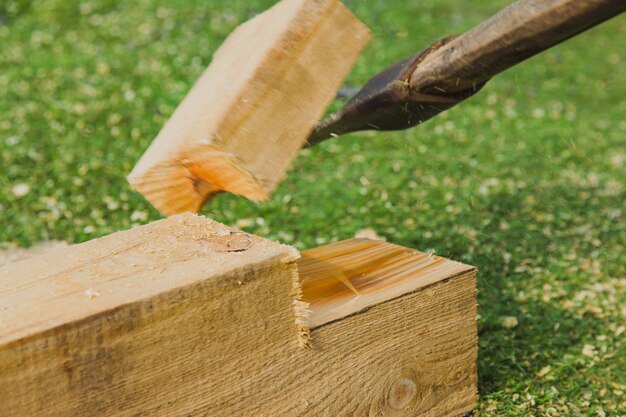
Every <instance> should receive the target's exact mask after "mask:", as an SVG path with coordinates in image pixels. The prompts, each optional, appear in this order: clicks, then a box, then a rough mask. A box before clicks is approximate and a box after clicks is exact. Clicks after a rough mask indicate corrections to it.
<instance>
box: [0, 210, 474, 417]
mask: <svg viewBox="0 0 626 417" xmlns="http://www.w3.org/2000/svg"><path fill="white" fill-rule="evenodd" d="M297 258H298V254H297V252H296V251H295V250H293V249H292V248H289V247H286V246H283V245H279V244H276V243H272V242H268V241H266V240H264V239H261V238H258V237H255V236H251V235H248V234H245V233H243V232H239V231H236V230H234V229H230V228H227V227H225V226H223V225H220V224H218V223H216V222H212V221H210V220H208V219H204V218H201V217H196V216H192V215H182V216H176V217H172V218H170V219H167V220H163V221H160V222H156V223H153V224H150V225H148V226H143V227H139V228H136V229H132V230H129V231H125V232H120V233H116V234H113V235H110V236H107V237H105V238H102V239H96V240H93V241H91V242H87V243H85V244H81V245H75V246H72V247H69V248H66V249H61V250H58V251H55V252H52V253H50V254H47V255H44V256H42V257H38V258H34V259H28V260H25V261H20V262H16V263H15V264H12V265H10V266H9V267H8V268H7V269H5V270H4V271H0V319H2V320H3V321H2V324H1V325H0V370H1V371H0V416H15V415H20V416H29V415H36V416H47V415H55V416H57V415H58V416H75V415H90V416H100V415H102V416H131V415H132V416H134V415H150V416H161V415H162V416H187V415H210V416H224V417H226V416H229V417H230V416H279V415H280V416H311V417H313V416H315V417H319V416H329V417H330V416H332V417H337V416H372V417H373V416H432V417H435V416H437V417H439V416H442V417H443V416H457V415H461V414H463V413H465V412H467V411H470V410H471V409H472V407H473V404H474V401H475V396H476V367H475V360H476V351H477V346H476V341H477V339H476V324H475V316H476V301H475V296H476V294H475V269H474V268H472V267H470V266H467V265H463V264H459V263H457V262H452V261H449V260H445V259H442V258H438V257H433V256H429V255H425V254H421V253H419V252H415V251H412V250H409V249H406V248H401V247H399V246H395V245H391V244H388V243H384V242H372V241H367V240H356V241H347V242H340V243H337V244H333V245H329V246H327V247H324V248H317V249H312V250H310V251H304V252H303V254H302V258H301V259H300V260H297ZM297 268H300V271H301V272H300V275H301V276H298V272H297ZM323 271H328V272H330V274H326V273H323ZM347 282H349V283H350V284H349V285H351V286H352V287H353V288H354V289H355V290H356V291H357V292H358V293H359V295H358V296H356V295H355V293H354V291H353V290H347V291H346V290H344V288H347V287H345V285H346V283H347ZM396 286H397V288H399V290H398V289H396ZM333 288H334V289H333ZM357 298H358V299H360V301H359V302H355V299H357ZM294 304H295V306H296V308H295V309H294ZM307 305H308V307H309V308H310V309H311V311H310V312H309V313H308V314H307V310H306V307H307ZM324 310H329V311H330V313H329V312H326V311H324ZM296 315H297V316H298V317H297V320H298V321H299V326H300V328H301V330H308V331H309V332H310V333H309V334H306V332H304V333H303V334H301V335H300V338H301V337H302V336H305V337H308V338H309V339H308V342H309V343H308V344H309V347H308V348H302V347H301V344H300V343H299V337H298V334H297V333H296V332H295V331H294V328H295V327H296V326H295V324H294V322H295V318H296V317H295V316H296ZM305 327H306V328H305Z"/></svg>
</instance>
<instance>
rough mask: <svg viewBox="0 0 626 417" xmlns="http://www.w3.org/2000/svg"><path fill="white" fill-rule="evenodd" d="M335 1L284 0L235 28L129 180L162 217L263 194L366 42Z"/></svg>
mask: <svg viewBox="0 0 626 417" xmlns="http://www.w3.org/2000/svg"><path fill="white" fill-rule="evenodd" d="M369 36H370V35H369V30H368V29H367V27H366V26H365V25H364V24H363V23H361V22H360V21H359V20H358V19H357V18H356V17H355V16H354V15H353V14H352V13H351V12H350V11H349V10H348V9H347V8H346V7H345V6H344V5H343V4H342V3H341V2H340V1H339V0H282V1H280V2H279V3H277V4H276V5H274V6H273V7H272V8H270V9H268V10H267V11H265V12H264V13H261V14H259V15H257V16H255V17H254V18H253V19H251V20H249V21H248V22H246V23H244V24H243V25H241V26H239V27H238V28H237V29H236V30H235V31H234V32H233V33H232V34H231V35H230V36H229V37H228V38H227V39H226V41H225V42H224V43H223V45H222V46H221V47H220V48H219V49H218V51H217V52H216V53H215V55H214V57H213V61H212V62H211V64H210V65H209V67H208V68H207V70H206V71H205V72H204V73H203V74H202V76H201V77H200V78H199V79H198V81H197V82H196V84H195V85H194V86H193V88H192V89H191V91H190V92H189V94H188V95H187V96H186V97H185V99H184V100H183V102H182V103H181V104H180V105H179V107H178V108H177V109H176V111H175V112H174V114H173V115H172V117H171V118H170V120H169V121H168V122H167V123H166V124H165V126H164V127H163V129H162V130H161V131H160V132H159V134H158V136H157V137H156V139H155V140H154V142H153V143H152V145H151V146H150V147H149V148H148V150H147V151H146V153H145V154H144V155H143V156H142V158H141V159H140V160H139V162H138V163H137V165H136V166H135V167H134V169H133V170H132V172H131V173H130V174H129V177H128V179H129V181H130V183H131V184H132V186H133V187H134V188H135V189H137V191H139V192H140V193H141V194H143V195H144V197H145V198H146V199H148V200H149V201H150V202H151V203H152V204H153V205H154V206H155V207H156V208H157V209H158V210H160V211H161V212H162V213H164V214H165V215H172V214H177V213H181V212H184V211H192V212H197V211H199V210H200V208H201V207H202V205H203V204H204V203H205V202H206V201H208V200H210V199H211V198H212V197H214V196H215V195H217V194H219V193H220V192H222V191H227V192H230V193H234V194H239V195H243V196H245V197H247V198H249V199H251V200H253V201H261V200H265V199H267V198H268V196H269V194H270V193H271V192H272V191H273V190H274V189H275V188H276V187H277V186H278V183H279V182H280V181H281V180H282V178H283V176H284V175H285V173H286V171H287V169H288V168H289V165H290V164H291V161H292V160H293V159H294V158H295V156H296V155H297V153H298V152H299V151H300V149H301V148H302V146H303V144H304V142H305V141H306V138H307V136H308V135H309V133H310V131H311V130H312V129H313V126H314V124H315V123H316V121H317V120H318V119H319V118H320V117H321V116H322V114H323V112H324V110H325V108H326V107H327V106H328V104H330V102H331V101H332V99H333V98H334V97H335V94H336V92H337V90H338V89H339V87H340V85H341V82H342V81H343V79H344V78H345V77H346V75H347V74H348V72H349V70H350V68H351V67H352V65H353V64H354V62H355V61H356V59H357V57H358V55H359V53H360V51H361V50H362V48H363V47H364V46H365V44H366V43H367V41H368V40H369Z"/></svg>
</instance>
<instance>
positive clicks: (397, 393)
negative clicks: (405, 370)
mask: <svg viewBox="0 0 626 417" xmlns="http://www.w3.org/2000/svg"><path fill="white" fill-rule="evenodd" d="M416 394H417V385H416V384H415V381H414V380H413V379H412V378H407V377H402V378H399V379H397V380H396V382H394V383H393V385H391V389H390V390H389V394H388V395H387V403H388V404H389V407H391V408H392V409H394V410H404V409H406V408H407V407H409V406H410V404H411V403H412V402H413V399H414V398H415V395H416Z"/></svg>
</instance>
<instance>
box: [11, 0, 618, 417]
mask: <svg viewBox="0 0 626 417" xmlns="http://www.w3.org/2000/svg"><path fill="white" fill-rule="evenodd" d="M272 3H273V2H272V1H270V0H245V1H244V0H230V1H229V0H212V1H200V0H193V1H191V0H167V1H165V0H150V1H148V0H141V1H126V2H123V1H118V0H100V1H79V0H35V1H32V2H30V1H26V0H21V1H20V0H18V1H15V0H2V1H0V157H1V166H2V175H0V242H3V243H2V245H4V246H8V245H10V244H18V245H21V246H28V245H32V244H34V243H36V242H39V241H41V240H46V239H62V240H68V241H71V242H81V241H85V240H88V239H92V238H94V237H97V236H102V235H105V234H109V233H111V232H114V231H117V230H120V229H127V228H129V227H131V226H133V225H135V224H141V223H145V222H149V221H151V220H156V219H159V218H160V215H159V213H158V212H156V211H155V210H154V209H152V208H151V206H150V205H149V204H148V203H147V202H146V201H145V200H143V199H142V197H141V196H140V195H138V194H137V193H135V192H134V191H132V190H131V189H130V188H129V186H128V184H127V182H126V179H125V176H126V174H127V173H128V172H129V171H130V169H131V168H132V166H133V165H134V163H135V162H136V161H137V159H138V158H139V156H140V155H141V154H142V152H143V151H144V150H145V149H146V147H147V146H148V144H149V143H150V142H151V140H152V139H153V138H154V137H155V136H156V134H157V132H158V131H159V129H160V127H161V126H162V125H163V123H164V122H165V121H166V120H167V118H168V117H169V115H170V114H171V113H172V111H173V110H174V108H175V107H176V105H177V104H178V103H179V102H180V100H181V99H182V98H183V97H184V95H185V94H186V92H187V91H188V90H189V88H190V86H191V85H192V84H193V82H194V81H195V80H196V79H197V77H198V76H199V74H200V73H201V72H202V70H203V69H204V68H205V67H206V66H207V65H208V64H209V63H210V61H211V56H212V54H213V52H214V51H215V49H216V48H217V47H218V46H219V44H220V42H221V41H222V40H223V39H224V38H225V37H226V35H227V34H228V33H229V32H230V31H231V30H232V29H233V28H234V27H235V26H236V25H237V24H238V23H239V22H241V21H243V20H246V19H247V18H249V17H250V16H252V15H253V14H255V13H257V12H259V11H261V10H263V9H264V8H266V7H268V6H269V5H270V4H272ZM507 3H508V2H507V1H506V0H490V1H486V0H473V1H471V2H466V1H462V0H384V1H382V0H380V1H374V0H346V4H347V5H348V6H349V7H351V8H352V10H354V12H355V13H356V14H357V15H358V16H359V17H360V18H361V19H362V20H363V21H364V22H366V23H367V24H368V26H369V27H370V28H371V29H372V31H373V33H374V37H373V41H372V42H371V44H370V46H369V47H368V49H367V50H366V51H365V53H364V54H363V56H362V58H361V59H360V60H359V62H358V63H357V65H356V67H355V68H354V70H353V72H352V74H351V76H350V77H349V79H348V81H347V83H348V85H350V86H355V87H356V86H359V85H361V84H362V83H363V82H365V81H366V80H367V79H368V77H370V76H371V75H373V74H375V73H376V72H378V71H379V70H381V69H383V68H384V67H386V66H388V65H390V64H392V63H394V62H396V61H398V60H400V59H402V58H405V57H406V56H408V55H411V54H412V53H414V52H416V51H417V50H419V49H421V48H423V47H425V46H426V45H427V44H429V43H430V42H432V41H434V40H436V39H437V38H439V37H443V36H445V35H449V34H454V33H460V32H463V31H465V30H467V29H469V28H470V27H472V26H473V25H475V24H476V23H478V22H479V21H481V20H482V19H484V18H486V17H488V16H489V15H491V14H492V13H494V12H495V11H497V10H499V9H500V8H502V7H503V6H505V5H506V4H507ZM624 39H626V16H621V17H618V18H616V19H614V20H613V21H610V22H608V23H606V24H604V25H602V26H601V27H598V28H595V29H592V30H591V31H590V32H588V33H585V34H583V35H581V36H579V37H578V38H576V39H573V40H571V41H568V42H567V43H566V44H564V45H561V46H559V47H556V48H554V49H552V50H550V51H548V52H545V53H543V54H541V55H540V56H538V57H535V58H534V59H532V60H531V61H529V62H526V63H524V64H522V65H520V66H518V67H517V68H514V69H512V70H509V71H508V72H507V73H505V74H502V75H501V76H499V77H497V78H496V79H494V80H492V81H491V82H490V83H489V84H488V85H487V86H486V87H485V89H484V90H483V91H482V92H481V93H479V94H477V95H476V96H475V97H473V98H472V99H470V100H469V101H467V102H465V103H463V104H461V105H460V106H458V107H456V108H454V109H451V110H450V111H448V112H446V113H444V114H442V115H440V116H438V117H437V118H435V119H433V120H431V121H429V122H428V123H426V124H424V125H422V126H419V127H417V128H415V129H413V130H409V131H405V132H393V133H384V134H383V133H372V132H367V133H358V134H353V135H349V136H346V137H343V138H339V139H333V140H331V141H328V142H326V143H324V144H322V145H320V146H318V147H315V148H312V149H309V150H305V151H303V152H302V153H301V155H300V156H299V157H298V159H297V160H296V161H295V163H294V164H293V168H292V169H291V171H290V174H289V176H288V178H287V179H286V180H285V181H284V182H283V183H282V185H281V187H280V188H279V189H278V190H277V192H276V193H275V194H274V195H273V197H272V199H271V200H270V201H268V202H266V203H263V204H259V205H256V204H253V203H250V202H248V201H246V200H244V199H242V198H239V197H235V196H227V195H225V196H220V197H218V198H217V199H216V200H214V201H213V202H212V203H211V205H210V206H208V207H207V208H206V210H205V211H204V214H206V215H208V216H210V217H212V218H214V219H216V220H218V221H221V222H225V223H228V224H231V225H236V226H238V227H240V228H243V229H245V230H246V231H249V232H253V233H256V234H259V235H261V236H265V237H268V238H270V239H277V240H280V241H282V242H284V243H288V244H292V245H295V246H296V247H298V248H301V249H302V248H307V247H312V246H316V245H319V244H323V243H327V242H331V241H336V240H340V239H346V238H349V237H352V236H354V234H355V233H356V232H357V231H359V230H362V229H365V228H372V229H374V230H375V231H376V233H378V234H379V235H380V236H383V237H385V238H386V239H387V240H389V241H391V242H394V243H398V244H402V245H406V246H410V247H414V248H417V249H421V250H426V251H434V252H436V253H437V254H439V255H442V256H446V257H450V258H452V259H456V260H460V261H463V262H466V263H471V264H474V265H476V266H478V268H479V269H480V272H479V303H480V310H479V312H480V316H479V319H478V325H479V335H480V353H479V389H480V401H479V405H478V411H477V413H476V414H477V415H479V416H530V415H534V416H557V415H559V416H620V415H621V416H626V331H625V326H626V71H625V70H624V67H625V66H626V48H625V44H624V41H623V40H624ZM339 104H340V102H337V103H335V104H334V105H333V106H334V107H336V106H338V105H339Z"/></svg>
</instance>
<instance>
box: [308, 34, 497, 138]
mask: <svg viewBox="0 0 626 417" xmlns="http://www.w3.org/2000/svg"><path fill="white" fill-rule="evenodd" d="M455 37H456V36H450V37H448V38H444V39H442V40H439V41H437V42H435V43H434V44H432V45H430V46H429V47H428V48H426V49H424V50H423V51H421V52H419V53H417V54H415V55H413V56H411V57H410V58H408V59H405V60H404V61H402V62H400V63H398V64H395V65H393V66H391V67H389V68H387V69H385V70H384V71H382V72H380V73H379V74H377V75H375V76H374V77H373V78H371V79H370V80H369V81H368V82H367V83H366V84H365V86H364V87H363V88H362V89H361V90H360V91H359V92H358V93H357V94H356V95H355V96H354V97H352V98H351V99H350V100H349V101H348V103H346V105H345V106H344V107H343V108H342V109H341V110H340V111H339V112H337V113H333V114H331V115H330V116H328V117H327V118H326V119H324V120H322V121H321V122H320V123H318V124H317V125H316V126H315V128H314V129H313V131H312V132H311V135H310V136H309V138H308V141H307V145H308V146H312V145H315V144H317V143H320V142H322V141H324V140H326V139H329V138H331V137H336V136H339V135H342V134H344V133H350V132H356V131H360V130H403V129H408V128H410V127H413V126H415V125H417V124H420V123H422V122H425V121H426V120H428V119H430V118H431V117H433V116H436V115H437V114H439V113H441V112H442V111H444V110H447V109H449V108H450V107H452V106H454V105H456V104H458V103H459V102H461V101H463V100H465V99H466V98H468V97H470V96H472V95H473V94H475V93H476V92H478V90H480V89H481V88H482V86H483V85H484V84H485V82H483V83H480V84H477V85H474V86H472V88H470V89H464V90H462V91H455V92H448V91H444V90H440V89H438V88H437V87H436V86H429V85H419V80H417V82H415V80H412V79H411V76H412V74H413V72H414V71H415V69H416V68H417V67H418V65H420V63H421V62H423V61H424V59H425V58H426V57H427V56H428V55H429V54H430V53H432V52H433V51H435V50H437V49H439V48H441V47H442V46H443V45H445V44H447V43H448V42H450V41H451V40H452V39H454V38H455Z"/></svg>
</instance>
